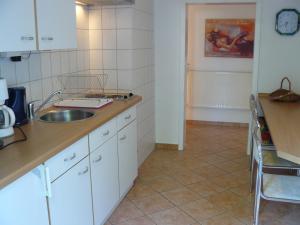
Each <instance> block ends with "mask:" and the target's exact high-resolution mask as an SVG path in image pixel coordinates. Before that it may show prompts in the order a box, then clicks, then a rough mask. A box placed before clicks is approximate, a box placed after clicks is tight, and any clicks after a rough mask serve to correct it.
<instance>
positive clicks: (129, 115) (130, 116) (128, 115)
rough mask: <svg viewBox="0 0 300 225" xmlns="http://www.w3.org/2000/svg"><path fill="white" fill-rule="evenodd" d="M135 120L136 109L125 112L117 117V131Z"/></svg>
mask: <svg viewBox="0 0 300 225" xmlns="http://www.w3.org/2000/svg"><path fill="white" fill-rule="evenodd" d="M135 118H136V107H135V106H134V107H132V108H130V109H128V110H126V111H125V112H123V113H121V114H120V115H119V116H118V117H117V120H118V130H121V129H122V128H123V127H125V126H126V125H127V124H129V123H130V122H132V121H133V120H135Z"/></svg>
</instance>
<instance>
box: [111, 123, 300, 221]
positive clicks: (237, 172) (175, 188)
mask: <svg viewBox="0 0 300 225" xmlns="http://www.w3.org/2000/svg"><path fill="white" fill-rule="evenodd" d="M246 141H247V128H238V127H224V126H223V127H222V126H213V125H188V130H187V145H186V150H185V151H184V152H178V151H174V150H155V151H154V152H153V153H152V154H151V155H150V157H149V158H148V159H147V160H146V161H145V163H144V164H143V165H142V166H141V168H140V170H139V178H138V179H137V182H136V184H135V186H134V187H133V188H132V190H131V191H130V192H129V194H128V195H127V197H126V198H125V199H124V200H123V202H122V203H121V204H120V206H119V207H118V208H117V209H116V210H115V212H114V213H113V215H112V216H111V218H110V219H109V222H107V225H111V224H113V225H155V224H156V225H250V224H251V220H252V201H253V196H251V195H250V194H249V191H248V186H249V172H248V169H247V168H248V158H247V156H246V153H245V152H246V150H245V148H246ZM299 221H300V206H296V205H291V204H283V203H270V202H265V201H264V202H263V203H262V208H261V225H299V224H300V222H299Z"/></svg>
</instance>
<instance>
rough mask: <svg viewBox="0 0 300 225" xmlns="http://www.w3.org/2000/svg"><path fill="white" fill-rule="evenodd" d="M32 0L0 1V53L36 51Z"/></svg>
mask: <svg viewBox="0 0 300 225" xmlns="http://www.w3.org/2000/svg"><path fill="white" fill-rule="evenodd" d="M34 15H35V14H34V0H22V1H20V0H1V1H0V29H1V32H0V52H12V51H30V50H36V32H35V16H34Z"/></svg>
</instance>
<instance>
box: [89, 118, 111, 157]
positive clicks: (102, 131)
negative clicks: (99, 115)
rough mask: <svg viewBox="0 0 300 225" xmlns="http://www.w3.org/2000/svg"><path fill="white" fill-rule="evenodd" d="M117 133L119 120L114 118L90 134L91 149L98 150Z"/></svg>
mask: <svg viewBox="0 0 300 225" xmlns="http://www.w3.org/2000/svg"><path fill="white" fill-rule="evenodd" d="M116 133H117V120H116V119H113V120H111V121H109V122H107V123H106V124H104V125H102V126H101V127H99V128H97V129H96V130H94V131H93V132H91V133H90V134H89V145H90V151H91V152H92V151H94V150H96V149H97V148H98V147H99V146H101V145H102V144H103V143H104V142H105V141H107V140H108V139H110V138H111V137H112V136H114V135H115V134H116Z"/></svg>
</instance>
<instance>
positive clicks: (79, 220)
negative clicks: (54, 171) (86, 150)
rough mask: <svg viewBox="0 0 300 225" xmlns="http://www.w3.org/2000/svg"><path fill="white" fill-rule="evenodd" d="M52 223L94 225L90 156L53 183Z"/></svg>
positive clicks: (59, 224)
mask: <svg viewBox="0 0 300 225" xmlns="http://www.w3.org/2000/svg"><path fill="white" fill-rule="evenodd" d="M50 193H51V194H50V197H49V198H48V201H49V213H50V219H51V225H93V211H92V196H91V180H90V165H89V159H88V157H87V158H85V159H84V160H82V161H81V162H79V163H78V164H77V165H76V166H74V167H73V168H71V169H70V170H69V171H67V172H66V173H65V174H64V175H62V176H61V177H59V178H58V179H57V180H55V181H54V182H53V183H51V191H50Z"/></svg>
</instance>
